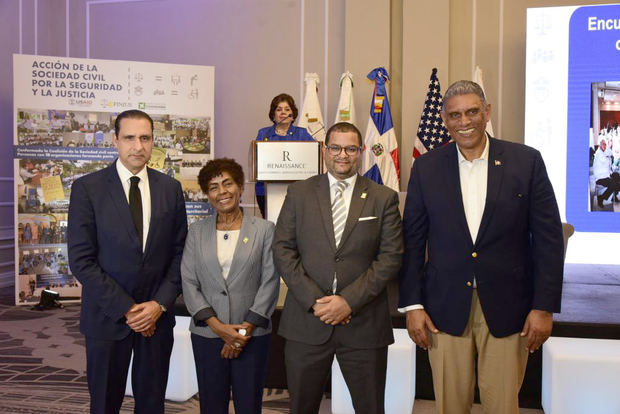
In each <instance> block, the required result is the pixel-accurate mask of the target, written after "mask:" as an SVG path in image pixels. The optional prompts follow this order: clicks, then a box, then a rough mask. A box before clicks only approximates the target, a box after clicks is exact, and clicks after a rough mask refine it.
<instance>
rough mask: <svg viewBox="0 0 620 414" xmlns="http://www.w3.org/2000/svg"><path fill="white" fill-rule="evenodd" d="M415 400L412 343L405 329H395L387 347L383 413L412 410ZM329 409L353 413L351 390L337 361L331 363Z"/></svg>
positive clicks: (402, 413)
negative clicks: (390, 343) (392, 338)
mask: <svg viewBox="0 0 620 414" xmlns="http://www.w3.org/2000/svg"><path fill="white" fill-rule="evenodd" d="M414 400H415V344H414V343H413V341H412V340H411V339H410V338H409V334H408V333H407V330H406V329H394V343H393V344H392V345H390V346H389V347H388V361H387V378H386V382H385V412H386V414H411V412H412V411H413V402H414ZM332 413H333V414H354V413H355V411H354V410H353V404H352V402H351V394H350V393H349V389H348V388H347V384H346V383H345V382H344V377H343V376H342V372H341V371H340V366H339V365H338V361H337V360H336V358H334V363H333V365H332Z"/></svg>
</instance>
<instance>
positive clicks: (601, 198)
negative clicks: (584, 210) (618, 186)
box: [596, 195, 604, 208]
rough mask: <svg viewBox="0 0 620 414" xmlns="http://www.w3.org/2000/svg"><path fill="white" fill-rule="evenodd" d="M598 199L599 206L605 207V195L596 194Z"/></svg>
mask: <svg viewBox="0 0 620 414" xmlns="http://www.w3.org/2000/svg"><path fill="white" fill-rule="evenodd" d="M596 200H597V201H598V206H599V207H600V208H603V200H604V199H603V196H602V195H600V196H596Z"/></svg>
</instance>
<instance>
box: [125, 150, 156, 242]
mask: <svg viewBox="0 0 620 414" xmlns="http://www.w3.org/2000/svg"><path fill="white" fill-rule="evenodd" d="M116 171H117V172H118V176H119V178H120V179H121V184H123V190H124V191H125V198H126V199H127V204H129V188H130V187H131V180H130V179H131V177H133V176H134V174H132V172H131V171H129V170H128V169H127V168H126V167H125V166H124V165H123V163H122V162H121V160H116ZM136 177H140V181H139V182H138V188H139V189H140V197H141V198H142V251H144V248H145V247H146V239H147V237H148V235H149V227H150V224H151V189H150V187H149V175H148V173H147V171H146V165H145V166H144V168H143V169H142V170H141V171H140V172H139V173H138V174H136Z"/></svg>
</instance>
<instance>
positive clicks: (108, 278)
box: [68, 110, 187, 413]
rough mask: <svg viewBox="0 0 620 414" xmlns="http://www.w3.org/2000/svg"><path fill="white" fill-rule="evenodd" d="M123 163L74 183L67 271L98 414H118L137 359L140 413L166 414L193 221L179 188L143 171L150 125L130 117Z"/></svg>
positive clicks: (125, 118) (120, 125) (139, 115)
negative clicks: (77, 290) (76, 291)
mask: <svg viewBox="0 0 620 414" xmlns="http://www.w3.org/2000/svg"><path fill="white" fill-rule="evenodd" d="M113 142H114V145H115V146H116V148H117V149H118V159H117V160H116V162H114V163H112V164H111V165H110V166H109V167H107V168H104V169H103V170H100V171H98V172H95V173H92V174H88V175H86V176H84V177H81V178H80V179H78V180H76V181H75V183H73V186H72V189H71V203H70V205H69V226H68V245H69V263H70V266H71V270H72V272H73V274H74V275H75V276H76V277H77V279H78V280H79V281H80V283H81V284H82V313H81V320H80V330H81V331H82V333H83V334H84V336H85V337H86V364H87V367H86V371H87V377H88V388H89V391H90V395H91V413H117V412H118V411H119V410H120V407H121V404H122V402H123V395H124V393H125V384H126V381H127V371H128V369H129V362H130V358H131V355H132V351H133V370H132V384H133V391H134V397H135V412H136V413H163V412H164V397H165V391H166V384H167V380H168V364H169V361H170V353H171V351H172V342H173V336H172V329H173V327H174V323H175V320H174V314H173V313H172V312H171V311H168V309H172V306H173V304H174V301H175V299H176V297H177V296H178V294H179V293H180V290H181V275H180V264H181V256H182V253H183V246H184V242H185V236H186V234H187V217H186V214H185V202H184V199H183V193H182V191H181V186H180V184H179V183H178V181H175V180H174V179H172V178H170V177H168V176H166V175H164V174H161V173H159V172H157V171H154V170H151V169H149V168H147V167H146V163H147V162H148V160H149V158H150V156H151V152H152V149H153V120H152V119H151V118H150V117H149V116H148V115H147V114H146V113H144V112H141V111H137V110H130V111H125V112H123V113H121V114H119V115H118V117H117V118H116V123H115V133H114V139H113Z"/></svg>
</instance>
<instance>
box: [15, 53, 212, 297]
mask: <svg viewBox="0 0 620 414" xmlns="http://www.w3.org/2000/svg"><path fill="white" fill-rule="evenodd" d="M13 73H14V120H15V124H14V133H13V144H14V158H15V161H14V168H15V180H14V181H15V204H16V208H15V229H16V230H15V233H16V234H15V240H16V242H17V249H16V257H15V259H16V263H18V266H17V269H16V272H15V273H16V275H15V278H16V279H15V303H16V304H18V305H34V304H37V303H39V300H40V297H41V292H42V291H43V290H44V289H51V290H53V291H56V292H58V293H59V294H60V299H61V301H67V302H70V301H79V300H80V297H81V286H80V284H79V282H78V281H77V280H76V279H75V278H74V277H73V275H71V270H70V268H69V263H68V254H67V220H68V217H67V216H68V209H69V199H70V195H71V185H72V183H73V181H75V180H76V179H77V178H79V177H81V176H83V175H86V174H89V173H91V172H94V171H97V170H100V169H102V168H105V167H107V166H108V165H109V164H110V163H111V162H113V161H114V160H116V158H117V155H118V154H117V151H116V148H115V147H114V144H113V135H114V121H115V120H116V116H117V115H118V114H119V113H121V112H123V111H125V110H127V109H140V110H142V111H144V112H146V113H148V114H149V115H150V116H151V117H152V118H153V122H154V125H153V136H154V137H153V139H154V148H153V153H152V156H151V159H150V161H149V164H148V165H149V167H151V168H154V169H156V170H158V171H160V172H162V173H164V174H167V175H169V176H170V177H174V178H175V179H177V180H178V181H179V182H180V183H181V186H182V189H183V194H184V196H185V202H186V208H187V214H188V221H189V222H190V223H191V222H194V221H196V220H199V219H201V218H203V217H204V216H206V215H209V214H212V212H213V210H212V208H211V206H210V205H209V204H208V202H207V197H206V195H205V194H203V193H202V192H201V190H200V186H199V185H198V181H197V176H198V172H199V171H200V169H201V168H202V166H204V165H205V163H206V162H207V161H208V160H210V159H212V158H213V153H214V146H213V143H214V123H213V122H214V73H215V70H214V68H213V67H210V66H190V65H173V64H160V63H146V62H129V61H114V60H97V59H73V58H63V57H52V56H33V55H13Z"/></svg>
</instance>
